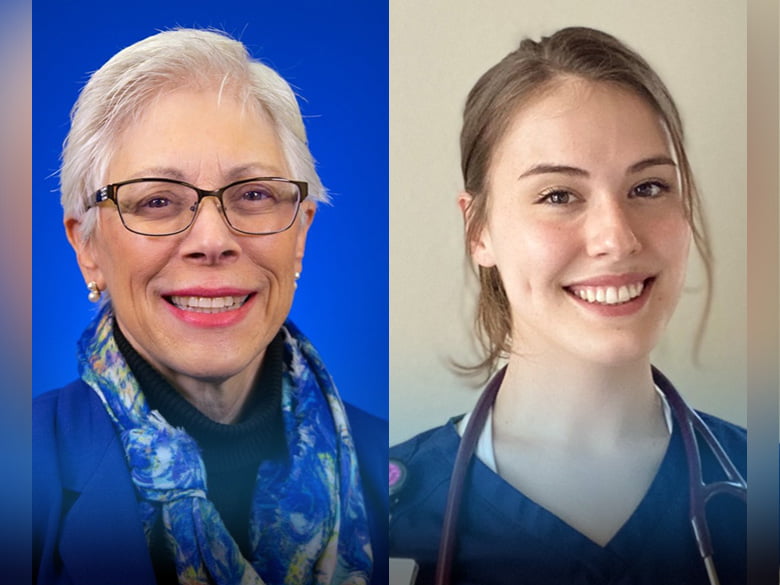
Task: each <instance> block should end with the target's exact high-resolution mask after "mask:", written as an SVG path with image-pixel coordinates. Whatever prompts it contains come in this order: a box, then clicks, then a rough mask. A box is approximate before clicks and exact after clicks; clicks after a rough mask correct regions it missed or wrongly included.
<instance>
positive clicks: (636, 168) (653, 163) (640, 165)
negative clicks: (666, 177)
mask: <svg viewBox="0 0 780 585" xmlns="http://www.w3.org/2000/svg"><path fill="white" fill-rule="evenodd" d="M662 165H668V166H673V167H675V168H676V167H677V163H676V162H674V160H672V159H671V158H669V157H668V156H666V155H661V156H651V157H650V158H646V159H643V160H640V161H639V162H637V163H634V164H632V165H631V166H630V167H628V172H627V173H626V174H628V175H630V174H632V173H639V172H641V171H643V170H645V169H646V168H649V167H657V166H662Z"/></svg>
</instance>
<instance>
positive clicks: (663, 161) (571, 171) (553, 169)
mask: <svg viewBox="0 0 780 585" xmlns="http://www.w3.org/2000/svg"><path fill="white" fill-rule="evenodd" d="M660 165H669V166H673V167H677V163H676V162H674V160H673V159H672V158H670V157H668V156H666V155H659V156H651V157H648V158H645V159H642V160H640V161H639V162H636V163H634V164H632V165H631V166H630V167H628V170H627V172H626V174H628V175H630V174H633V173H639V172H641V171H643V170H645V169H646V168H648V167H655V166H660ZM544 174H558V175H570V176H574V177H589V176H590V173H588V171H586V170H585V169H581V168H578V167H572V166H569V165H558V164H553V163H539V164H535V165H533V166H532V167H531V168H529V169H527V170H526V171H524V172H523V173H522V174H521V175H520V176H519V177H517V178H518V179H524V178H526V177H531V176H534V175H544Z"/></svg>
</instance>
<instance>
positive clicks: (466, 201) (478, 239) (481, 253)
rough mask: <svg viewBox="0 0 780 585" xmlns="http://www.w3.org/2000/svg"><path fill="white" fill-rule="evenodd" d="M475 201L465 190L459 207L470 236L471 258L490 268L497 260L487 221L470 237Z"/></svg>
mask: <svg viewBox="0 0 780 585" xmlns="http://www.w3.org/2000/svg"><path fill="white" fill-rule="evenodd" d="M473 201H474V197H473V196H472V195H471V194H470V193H467V192H465V191H464V192H462V193H461V194H460V195H458V207H460V211H461V213H462V214H463V225H464V228H465V233H466V237H467V238H469V252H470V253H471V258H472V260H474V262H476V263H477V264H479V265H480V266H484V267H486V268H488V267H490V266H495V265H496V260H495V257H494V255H493V243H492V241H491V239H490V230H489V229H488V226H487V222H485V225H484V226H483V227H482V229H481V230H480V231H479V233H478V234H475V235H474V236H473V237H470V233H469V232H470V230H469V226H470V224H471V221H472V220H473V217H472V212H473V210H472V207H471V205H472V203H473Z"/></svg>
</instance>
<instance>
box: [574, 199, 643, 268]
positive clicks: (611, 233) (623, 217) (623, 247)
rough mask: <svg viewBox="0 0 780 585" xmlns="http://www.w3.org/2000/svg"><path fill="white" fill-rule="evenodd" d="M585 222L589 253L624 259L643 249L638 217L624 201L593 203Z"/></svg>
mask: <svg viewBox="0 0 780 585" xmlns="http://www.w3.org/2000/svg"><path fill="white" fill-rule="evenodd" d="M586 222H587V228H586V229H587V249H588V255H590V256H614V257H615V258H622V257H625V256H630V255H632V254H636V253H637V252H639V251H640V250H641V249H642V244H641V242H640V240H639V237H638V236H637V231H636V228H637V225H636V219H635V218H633V217H632V216H631V213H630V210H628V209H626V207H625V204H624V202H622V201H615V200H610V201H607V202H604V203H602V204H599V205H595V206H593V207H592V208H591V209H590V210H588V217H587V220H586Z"/></svg>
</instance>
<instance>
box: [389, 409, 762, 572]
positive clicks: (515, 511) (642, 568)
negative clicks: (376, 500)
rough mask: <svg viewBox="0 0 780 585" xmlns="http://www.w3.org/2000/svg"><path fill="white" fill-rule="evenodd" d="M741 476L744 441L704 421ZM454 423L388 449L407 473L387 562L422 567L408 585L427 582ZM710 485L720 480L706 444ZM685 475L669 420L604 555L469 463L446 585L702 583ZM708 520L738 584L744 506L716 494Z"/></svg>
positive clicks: (396, 502)
mask: <svg viewBox="0 0 780 585" xmlns="http://www.w3.org/2000/svg"><path fill="white" fill-rule="evenodd" d="M702 418H703V419H704V421H705V423H707V425H708V426H709V427H710V429H711V430H712V431H713V433H714V434H715V436H716V437H717V439H718V440H719V441H720V443H721V444H722V445H723V447H724V448H725V449H726V452H727V453H728V454H729V456H730V457H731V459H732V460H733V461H734V464H735V465H736V466H737V468H738V469H739V470H740V472H741V473H742V474H743V476H745V473H746V460H747V450H746V444H747V433H746V431H745V430H744V429H742V428H740V427H737V426H735V425H732V424H730V423H727V422H725V421H722V420H720V419H717V418H715V417H712V416H708V415H704V414H703V415H702ZM455 422H457V421H456V420H452V421H450V422H449V423H448V424H447V425H445V426H442V427H438V428H435V429H431V430H429V431H426V432H424V433H422V434H420V435H417V436H416V437H414V438H412V439H410V440H409V441H406V442H405V443H402V444H400V445H397V446H395V447H392V448H391V450H390V457H391V459H394V460H397V461H400V462H401V463H402V464H403V466H404V467H405V469H406V480H405V483H404V485H403V488H402V489H401V491H400V492H399V493H398V494H395V495H394V497H393V498H392V501H391V520H390V556H391V557H403V558H413V559H415V560H416V561H417V562H418V564H419V565H420V570H419V575H418V578H417V581H416V583H417V584H418V585H419V584H425V583H432V582H433V579H434V571H435V562H436V556H437V553H438V544H439V537H440V533H441V525H442V520H443V515H444V506H445V502H446V498H447V490H448V488H449V478H450V475H451V472H452V468H453V465H454V463H455V454H456V452H457V449H458V445H459V443H460V437H459V435H458V433H457V431H456V429H455V426H454V423H455ZM699 445H700V450H701V451H702V466H703V474H704V477H705V479H706V480H707V481H708V482H709V481H712V480H715V479H722V478H723V473H722V471H720V466H719V465H718V464H717V462H716V460H715V458H714V456H713V455H712V453H711V452H710V451H709V449H708V448H707V447H706V446H704V445H705V443H704V441H702V440H700V441H699ZM688 500H689V497H688V467H687V460H686V457H685V450H684V446H683V440H682V437H681V434H680V431H679V427H678V426H677V423H676V421H675V423H674V427H673V431H672V436H671V438H670V441H669V446H668V448H667V452H666V455H665V456H664V459H663V461H662V463H661V466H660V468H659V470H658V473H657V474H656V477H655V479H654V480H653V482H652V484H651V486H650V488H649V490H648V492H647V494H645V497H644V499H643V500H642V501H641V503H640V504H639V506H638V507H637V509H636V510H635V511H634V513H633V515H632V516H631V517H630V518H629V520H628V521H627V522H626V524H625V525H623V527H622V528H621V529H620V530H619V531H618V533H617V534H616V535H615V536H614V537H613V539H612V540H611V541H610V542H609V543H608V544H607V545H606V546H604V547H601V546H600V545H598V544H596V543H594V542H593V541H591V540H590V539H588V538H587V537H586V536H584V535H583V534H581V533H580V532H578V531H577V530H575V529H574V528H572V527H571V526H569V525H568V524H566V523H565V522H563V521H562V520H560V519H559V518H558V517H556V516H555V515H553V514H552V513H550V512H549V511H547V510H546V509H544V508H542V507H541V506H539V505H537V504H536V503H534V502H533V501H532V500H530V499H528V498H527V497H525V496H524V495H523V494H522V493H520V492H519V491H517V490H516V489H515V488H514V487H512V486H511V485H510V484H508V483H507V482H505V481H504V480H503V479H501V477H499V476H498V475H497V474H496V473H494V472H493V471H491V470H490V469H489V468H488V467H487V466H486V465H485V464H484V463H482V461H480V460H479V459H477V458H476V457H474V458H473V464H472V467H471V471H470V473H469V475H468V476H467V479H466V486H465V490H464V495H463V501H462V504H461V512H460V520H459V524H458V532H457V535H458V536H457V545H456V547H457V548H456V553H455V559H456V560H455V565H454V567H453V571H452V575H453V583H459V584H470V583H473V584H480V585H492V584H503V583H506V584H511V585H518V584H522V585H535V584H539V585H541V584H545V585H548V584H549V585H553V584H554V585H578V584H586V583H588V584H599V585H605V584H628V583H631V584H645V583H646V584H648V585H672V584H673V585H683V584H699V583H701V584H709V580H708V578H707V573H706V571H705V569H704V565H703V562H702V559H701V557H700V555H699V552H698V549H697V547H696V541H695V539H694V536H693V532H692V529H691V525H690V523H689V520H688V514H689V512H688ZM707 509H708V520H709V525H710V531H711V533H712V539H713V546H714V559H715V565H716V568H717V570H718V575H719V577H720V580H721V584H722V585H732V584H733V585H736V584H744V583H745V582H746V579H747V577H746V508H745V505H744V503H743V502H741V501H740V500H738V499H736V498H734V497H731V496H727V495H721V496H717V497H714V498H713V499H711V500H710V503H709V505H708V508H707Z"/></svg>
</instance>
